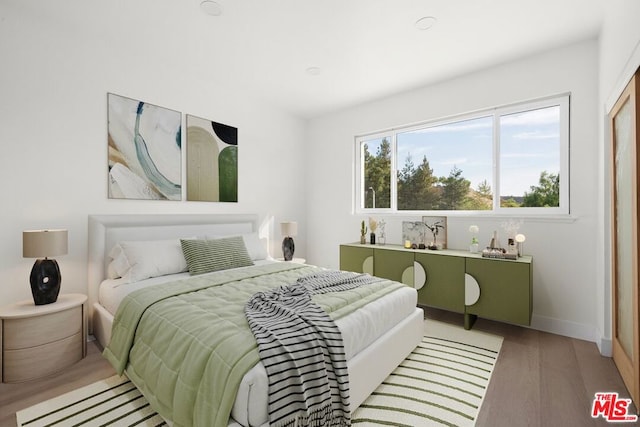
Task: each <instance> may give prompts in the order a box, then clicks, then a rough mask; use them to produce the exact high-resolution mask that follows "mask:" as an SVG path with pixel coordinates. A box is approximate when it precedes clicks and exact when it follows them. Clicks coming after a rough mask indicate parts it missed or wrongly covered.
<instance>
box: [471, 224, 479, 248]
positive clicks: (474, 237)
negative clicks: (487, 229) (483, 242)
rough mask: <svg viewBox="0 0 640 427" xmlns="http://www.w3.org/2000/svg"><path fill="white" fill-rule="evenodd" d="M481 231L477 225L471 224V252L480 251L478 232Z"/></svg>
mask: <svg viewBox="0 0 640 427" xmlns="http://www.w3.org/2000/svg"><path fill="white" fill-rule="evenodd" d="M479 232H480V228H479V227H478V226H477V225H471V226H470V227H469V233H471V245H469V252H471V253H474V254H475V253H478V252H479V248H478V246H479V242H478V233H479Z"/></svg>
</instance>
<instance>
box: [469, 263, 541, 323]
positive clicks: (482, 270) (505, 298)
mask: <svg viewBox="0 0 640 427" xmlns="http://www.w3.org/2000/svg"><path fill="white" fill-rule="evenodd" d="M531 267H532V264H531V263H524V262H514V261H501V260H492V259H477V258H467V259H466V272H467V274H470V275H471V276H473V278H474V279H475V280H476V281H477V282H478V285H479V286H480V297H479V298H478V301H477V302H476V303H475V304H473V305H469V306H466V313H468V314H473V315H476V316H480V317H484V318H487V319H494V320H499V321H503V322H508V323H515V324H519V325H530V324H531V301H532V298H531Z"/></svg>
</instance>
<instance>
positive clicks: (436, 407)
mask: <svg viewBox="0 0 640 427" xmlns="http://www.w3.org/2000/svg"><path fill="white" fill-rule="evenodd" d="M501 346H502V337H497V336H494V335H489V334H485V333H482V332H477V331H473V330H472V331H465V330H464V329H463V328H462V327H457V326H452V325H449V324H445V323H441V322H436V321H433V320H425V336H424V338H423V340H422V343H420V345H418V347H417V348H416V349H415V350H414V351H413V352H412V353H411V354H410V355H409V356H408V357H407V358H406V359H405V360H404V362H402V363H401V364H400V366H399V367H398V368H397V369H396V370H395V371H393V373H392V374H391V375H389V377H388V378H387V379H386V380H385V381H384V383H383V384H381V385H380V386H379V387H378V388H377V389H376V391H374V392H373V394H372V395H371V396H369V398H367V400H366V401H365V402H364V403H363V404H362V405H361V406H360V407H359V408H358V409H357V410H356V411H355V412H354V413H353V414H352V423H353V424H354V425H358V426H376V425H378V426H383V425H391V426H407V427H417V426H443V425H444V426H473V425H474V423H475V419H476V417H477V416H478V412H479V410H480V406H481V404H482V400H483V399H484V395H485V391H486V388H487V386H488V384H489V380H490V378H491V373H492V372H493V368H494V366H495V362H496V359H497V357H498V352H499V351H500V347H501ZM16 417H17V420H18V427H21V426H25V427H38V426H54V425H55V426H83V425H84V426H92V427H93V426H106V425H113V426H163V425H167V424H166V423H165V422H164V421H163V420H162V418H161V417H160V416H159V415H157V414H156V413H155V412H154V411H153V410H152V409H151V407H150V406H149V403H147V401H146V399H145V398H144V397H143V396H142V395H141V394H140V393H139V392H138V390H137V389H136V388H135V386H134V385H133V384H132V383H131V382H130V381H129V380H127V378H125V377H122V378H120V377H118V376H114V377H111V378H108V379H106V380H102V381H98V382H96V383H93V384H90V385H88V386H86V387H83V388H80V389H77V390H74V391H72V392H70V393H67V394H64V395H62V396H59V397H56V398H54V399H51V400H47V401H45V402H43V403H40V404H38V405H35V406H32V407H30V408H27V409H25V410H22V411H20V412H18V413H17V414H16Z"/></svg>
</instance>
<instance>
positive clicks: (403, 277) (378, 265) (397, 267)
mask: <svg viewBox="0 0 640 427" xmlns="http://www.w3.org/2000/svg"><path fill="white" fill-rule="evenodd" d="M373 265H374V269H373V271H374V275H375V276H377V277H383V278H385V279H389V280H395V281H396V282H401V283H404V284H405V285H409V286H411V287H413V253H411V252H402V251H394V250H386V249H375V250H374V251H373ZM407 272H409V274H407Z"/></svg>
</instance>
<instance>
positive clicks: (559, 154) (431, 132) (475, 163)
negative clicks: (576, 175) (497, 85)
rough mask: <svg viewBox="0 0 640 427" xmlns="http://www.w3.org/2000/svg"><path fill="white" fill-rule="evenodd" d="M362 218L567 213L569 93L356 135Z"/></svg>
mask: <svg viewBox="0 0 640 427" xmlns="http://www.w3.org/2000/svg"><path fill="white" fill-rule="evenodd" d="M356 151H357V158H358V159H359V161H358V168H357V170H358V172H359V173H358V177H357V179H356V181H357V182H356V184H357V187H356V188H357V191H356V197H357V199H356V200H357V201H358V203H357V205H356V208H357V209H356V211H357V212H360V213H364V212H371V211H373V210H376V211H381V212H399V213H400V212H401V213H412V212H415V213H418V212H420V213H422V212H425V211H439V212H442V211H448V212H455V211H474V212H475V211H489V212H497V213H510V214H513V213H514V210H517V211H518V213H519V214H527V213H532V214H562V213H564V214H568V213H569V197H568V193H569V192H568V188H569V182H568V177H569V173H568V169H569V166H568V165H569V161H568V160H569V159H568V156H569V154H568V153H569V96H568V95H564V96H559V97H554V98H548V99H544V100H539V101H534V102H528V103H523V104H518V105H512V106H506V107H498V108H494V109H491V110H487V111H481V112H477V113H473V114H467V115H464V116H460V117H457V118H455V119H449V120H439V121H434V122H430V123H423V124H420V125H414V126H410V127H404V128H398V129H394V130H392V131H388V132H382V133H378V134H375V135H367V136H362V137H357V138H356Z"/></svg>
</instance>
